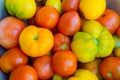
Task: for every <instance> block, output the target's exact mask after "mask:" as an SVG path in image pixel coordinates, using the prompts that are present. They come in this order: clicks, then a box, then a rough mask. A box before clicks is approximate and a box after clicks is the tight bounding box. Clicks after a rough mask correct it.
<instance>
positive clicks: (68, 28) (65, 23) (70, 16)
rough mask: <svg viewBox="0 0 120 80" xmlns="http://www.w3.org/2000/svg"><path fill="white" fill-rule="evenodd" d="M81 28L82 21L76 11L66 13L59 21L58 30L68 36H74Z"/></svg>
mask: <svg viewBox="0 0 120 80" xmlns="http://www.w3.org/2000/svg"><path fill="white" fill-rule="evenodd" d="M80 28H81V19H80V16H79V14H78V13H77V12H76V11H69V12H66V13H64V14H63V15H62V16H61V17H60V19H59V21H58V30H59V31H60V32H61V33H63V34H65V35H67V36H73V35H74V33H76V32H77V31H79V30H80Z"/></svg>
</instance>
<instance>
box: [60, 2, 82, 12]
mask: <svg viewBox="0 0 120 80" xmlns="http://www.w3.org/2000/svg"><path fill="white" fill-rule="evenodd" d="M79 3H80V0H62V10H63V11H64V12H66V11H73V10H74V11H77V10H78V9H79Z"/></svg>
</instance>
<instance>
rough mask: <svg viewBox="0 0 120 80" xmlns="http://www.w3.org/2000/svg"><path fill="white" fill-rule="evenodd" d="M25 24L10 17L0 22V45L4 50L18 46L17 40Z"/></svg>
mask: <svg viewBox="0 0 120 80" xmlns="http://www.w3.org/2000/svg"><path fill="white" fill-rule="evenodd" d="M24 28H25V24H24V23H23V22H22V21H21V20H19V19H17V18H15V17H12V16H9V17H6V18H4V19H3V20H1V21H0V45H1V46H3V47H5V48H8V49H9V48H13V47H15V46H18V39H19V35H20V33H21V31H22V30H23V29H24Z"/></svg>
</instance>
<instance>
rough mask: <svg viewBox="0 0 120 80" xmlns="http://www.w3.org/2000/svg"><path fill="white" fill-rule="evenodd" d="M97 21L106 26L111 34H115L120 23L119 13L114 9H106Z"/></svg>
mask: <svg viewBox="0 0 120 80" xmlns="http://www.w3.org/2000/svg"><path fill="white" fill-rule="evenodd" d="M97 21H98V22H100V23H101V24H102V25H103V26H104V27H106V28H107V29H108V30H109V32H110V33H111V34H114V33H115V31H116V30H117V28H118V27H119V25H120V18H119V14H118V13H117V12H115V11H114V10H112V9H106V10H105V11H104V13H103V14H102V16H100V17H99V18H98V19H97Z"/></svg>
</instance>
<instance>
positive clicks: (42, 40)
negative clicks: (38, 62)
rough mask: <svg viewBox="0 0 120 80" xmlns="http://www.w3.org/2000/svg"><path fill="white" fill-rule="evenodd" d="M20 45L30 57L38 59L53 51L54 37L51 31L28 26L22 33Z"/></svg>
mask: <svg viewBox="0 0 120 80" xmlns="http://www.w3.org/2000/svg"><path fill="white" fill-rule="evenodd" d="M19 43H20V47H21V49H22V50H23V52H24V53H26V54H27V55H28V56H31V57H38V56H42V55H45V54H47V53H48V52H49V51H50V50H51V49H52V47H53V44H54V37H53V34H52V32H51V31H50V30H49V29H45V28H38V27H36V26H28V27H26V28H25V29H24V30H23V31H22V32H21V34H20V37H19Z"/></svg>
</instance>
